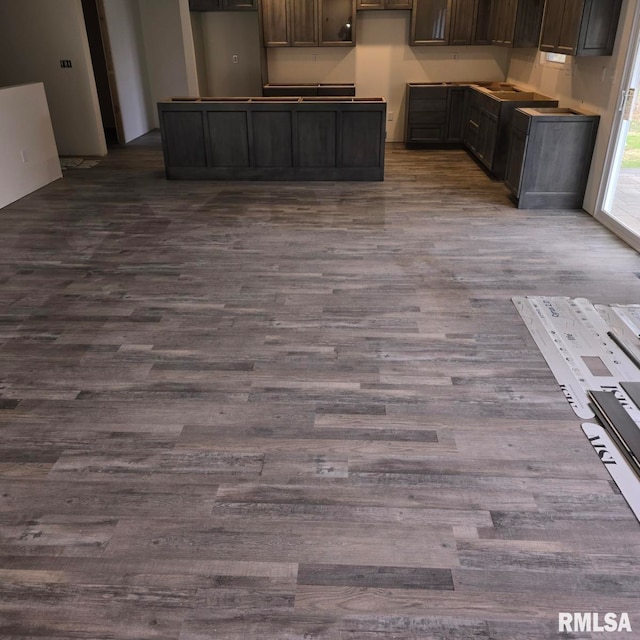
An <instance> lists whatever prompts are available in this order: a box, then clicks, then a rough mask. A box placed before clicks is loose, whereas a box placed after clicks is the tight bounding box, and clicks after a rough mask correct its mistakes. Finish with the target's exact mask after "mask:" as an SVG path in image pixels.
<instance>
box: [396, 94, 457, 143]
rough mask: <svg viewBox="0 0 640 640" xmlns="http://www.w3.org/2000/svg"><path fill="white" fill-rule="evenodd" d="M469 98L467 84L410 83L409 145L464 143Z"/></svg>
mask: <svg viewBox="0 0 640 640" xmlns="http://www.w3.org/2000/svg"><path fill="white" fill-rule="evenodd" d="M466 98H467V86H466V85H459V86H456V85H444V84H414V83H409V84H407V117H406V128H405V143H406V144H407V146H423V145H441V144H451V143H460V142H461V141H462V138H463V130H464V122H465V107H466Z"/></svg>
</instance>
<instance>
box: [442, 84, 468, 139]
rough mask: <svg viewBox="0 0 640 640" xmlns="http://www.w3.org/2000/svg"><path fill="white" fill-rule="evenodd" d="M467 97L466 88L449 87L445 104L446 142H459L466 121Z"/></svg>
mask: <svg viewBox="0 0 640 640" xmlns="http://www.w3.org/2000/svg"><path fill="white" fill-rule="evenodd" d="M468 95H469V92H468V91H467V88H466V87H451V88H450V89H449V101H448V104H447V142H461V141H462V139H463V138H464V128H465V123H466V120H467V104H468Z"/></svg>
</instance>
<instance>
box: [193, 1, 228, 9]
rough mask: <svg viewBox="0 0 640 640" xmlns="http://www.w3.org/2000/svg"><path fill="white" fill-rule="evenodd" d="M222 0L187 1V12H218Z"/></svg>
mask: <svg viewBox="0 0 640 640" xmlns="http://www.w3.org/2000/svg"><path fill="white" fill-rule="evenodd" d="M221 9H222V0H189V11H220V10H221Z"/></svg>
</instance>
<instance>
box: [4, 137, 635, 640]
mask: <svg viewBox="0 0 640 640" xmlns="http://www.w3.org/2000/svg"><path fill="white" fill-rule="evenodd" d="M0 223H1V226H0V637H2V638H3V639H7V640H18V639H19V640H27V639H29V640H33V639H36V638H37V639H43V638H51V639H65V640H66V639H80V640H113V639H117V640H120V639H122V640H129V639H134V638H135V639H137V638H141V639H145V640H146V639H162V640H164V639H171V640H205V639H216V640H218V639H221V640H271V639H273V640H303V639H305V640H427V639H428V640H431V639H433V640H471V639H473V640H490V639H491V640H541V639H542V640H544V639H552V638H553V639H555V638H561V637H565V638H569V637H572V638H590V637H593V638H596V637H601V636H602V634H597V633H595V634H589V633H577V634H573V635H569V634H564V635H562V634H559V633H558V612H563V611H566V612H574V611H577V612H583V611H585V612H591V611H593V612H600V613H601V614H602V615H603V614H604V613H605V612H617V613H621V612H628V613H629V615H630V619H631V624H632V625H633V627H634V632H636V633H640V600H639V599H638V592H639V591H640V525H639V524H638V522H637V521H636V519H635V518H634V516H633V514H632V513H631V511H630V510H629V508H628V507H627V505H626V503H625V501H624V499H623V498H622V496H621V495H620V494H619V492H618V491H617V489H616V487H615V485H614V484H613V483H612V482H611V480H610V478H609V476H608V474H607V472H606V470H605V468H604V466H603V465H602V464H601V463H600V461H599V460H598V458H597V456H596V454H595V453H594V451H593V449H592V448H591V446H590V444H589V442H588V441H587V439H586V438H585V436H584V435H583V433H582V431H581V429H580V420H579V419H578V418H577V417H576V416H575V415H574V414H573V412H572V411H571V409H570V407H569V405H568V404H567V402H566V401H565V399H564V397H563V395H562V393H561V392H560V390H559V388H558V386H557V384H556V383H555V381H554V379H553V376H552V374H551V373H550V371H549V369H548V368H547V365H546V364H545V361H544V360H543V358H542V356H541V355H540V353H539V352H538V349H537V348H536V346H535V344H534V342H533V340H532V339H531V337H530V335H529V333H528V331H527V329H526V327H525V326H524V324H523V322H522V321H521V319H520V317H519V315H518V314H517V312H516V310H515V308H514V306H513V304H512V302H511V296H513V295H533V294H540V295H542V294H545V295H566V296H572V297H581V296H583V297H587V298H589V299H590V300H592V301H593V302H609V303H614V302H618V303H635V302H639V301H640V280H639V279H638V276H637V275H636V274H637V273H638V272H640V257H639V256H638V254H636V253H635V252H634V251H632V250H631V249H630V248H628V247H627V246H626V245H624V244H622V243H621V242H620V241H619V240H617V239H616V238H615V237H614V236H613V235H611V234H610V233H609V232H608V231H607V230H606V229H604V228H603V227H601V226H600V225H599V224H598V223H597V222H595V221H594V220H593V219H592V218H591V217H590V216H589V215H587V214H586V213H584V212H576V211H526V210H518V209H516V208H514V206H513V205H512V204H511V203H510V202H509V200H508V198H507V190H506V188H505V187H504V186H503V185H502V184H501V183H498V182H493V181H491V180H490V179H489V178H488V177H487V176H486V175H485V174H484V173H483V172H482V171H481V170H480V169H479V168H478V166H477V165H476V164H475V163H474V162H473V161H472V160H470V159H469V157H468V156H467V155H466V154H465V153H464V152H463V151H456V150H453V151H430V152H429V151H427V152H425V151H406V150H404V149H403V148H402V147H400V146H397V145H396V146H390V147H389V149H388V153H387V174H386V180H385V181H384V182H382V183H298V184H292V183H269V182H265V183H225V182H220V183H214V182H167V181H165V180H164V176H163V170H162V158H161V152H160V148H159V144H158V140H157V136H156V135H150V136H147V137H145V138H144V139H141V140H140V141H138V142H137V143H135V144H133V145H130V146H128V147H127V148H124V149H116V150H114V151H112V152H111V153H110V155H109V156H108V157H106V158H104V159H103V160H102V161H101V162H100V164H99V165H98V166H96V167H94V168H92V169H88V170H79V169H77V170H69V171H67V172H65V177H64V179H62V180H60V181H58V182H56V183H54V184H52V185H50V186H48V187H46V188H44V189H42V190H40V191H38V192H37V193H34V194H32V195H30V196H28V197H26V198H24V199H22V200H20V201H19V202H17V203H15V204H13V205H11V206H9V207H6V208H5V209H2V210H0ZM632 635H633V634H627V633H624V634H621V635H620V636H619V637H631V636H632ZM615 636H616V634H607V637H615Z"/></svg>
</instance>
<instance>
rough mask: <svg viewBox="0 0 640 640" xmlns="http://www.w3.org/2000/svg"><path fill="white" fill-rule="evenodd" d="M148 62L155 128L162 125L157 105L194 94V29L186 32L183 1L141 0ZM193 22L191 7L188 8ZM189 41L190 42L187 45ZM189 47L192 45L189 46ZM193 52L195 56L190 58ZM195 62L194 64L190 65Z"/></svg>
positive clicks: (146, 64) (140, 5)
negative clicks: (183, 24)
mask: <svg viewBox="0 0 640 640" xmlns="http://www.w3.org/2000/svg"><path fill="white" fill-rule="evenodd" d="M139 7H140V18H141V27H142V37H143V42H144V59H145V66H146V69H147V72H148V75H147V79H148V83H149V84H148V88H149V100H150V102H151V107H152V108H151V116H152V121H153V126H155V127H157V126H159V125H158V112H157V109H156V108H155V105H156V104H157V103H158V101H159V100H164V99H166V98H169V97H171V96H185V95H194V94H195V93H197V91H198V85H197V81H196V82H194V78H195V75H196V74H195V55H194V54H193V51H194V44H193V36H191V41H190V42H189V41H188V38H189V34H190V33H191V29H189V30H188V31H187V33H186V35H185V32H184V30H183V29H182V21H183V12H182V10H183V5H182V2H181V1H179V0H139ZM186 10H187V14H186V19H187V21H189V19H190V18H189V12H188V10H189V6H188V2H187V5H186ZM185 38H186V39H187V42H186V43H185ZM187 45H188V46H187ZM189 51H190V52H191V56H189V55H188V53H189ZM190 62H191V64H189V63H190Z"/></svg>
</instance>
